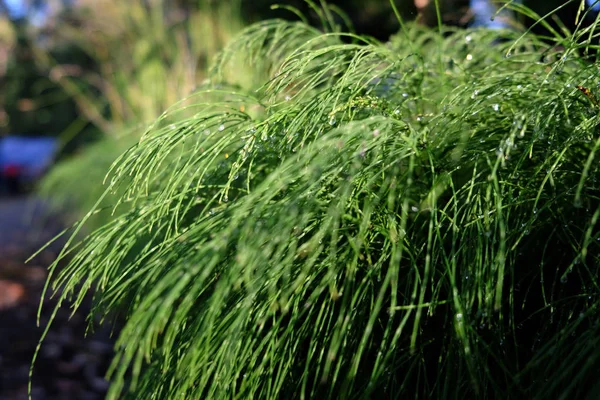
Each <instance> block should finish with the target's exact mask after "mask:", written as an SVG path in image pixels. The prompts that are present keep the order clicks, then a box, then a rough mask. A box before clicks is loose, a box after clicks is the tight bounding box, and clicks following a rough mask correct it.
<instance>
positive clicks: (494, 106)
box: [492, 104, 500, 111]
mask: <svg viewBox="0 0 600 400" xmlns="http://www.w3.org/2000/svg"><path fill="white" fill-rule="evenodd" d="M492 108H493V109H494V111H498V110H500V106H499V105H498V104H493V105H492Z"/></svg>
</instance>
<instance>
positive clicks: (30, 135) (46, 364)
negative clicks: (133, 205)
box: [0, 0, 593, 400]
mask: <svg viewBox="0 0 600 400" xmlns="http://www.w3.org/2000/svg"><path fill="white" fill-rule="evenodd" d="M273 3H275V1H273V0H170V1H169V0H127V1H122V0H121V1H119V0H0V400H14V399H26V398H27V382H28V376H29V367H30V362H31V358H32V355H33V352H34V350H35V346H36V345H37V343H38V340H39V337H40V334H41V332H42V329H41V328H38V327H37V326H36V322H35V320H36V312H37V306H38V303H39V299H40V295H41V293H42V287H43V284H44V281H45V279H46V276H47V267H48V266H49V265H50V264H51V263H52V262H53V260H54V259H55V258H56V256H57V253H58V252H59V251H60V246H61V239H59V240H57V241H56V242H54V243H53V244H51V245H49V246H48V247H46V248H45V249H43V250H42V251H40V252H39V253H38V254H37V255H36V256H35V257H34V258H33V259H32V260H31V261H30V262H28V263H25V260H26V259H27V258H28V257H29V256H31V255H32V254H33V253H34V252H36V251H37V250H39V248H40V247H41V246H42V245H44V244H45V243H46V242H47V241H49V240H50V239H51V238H53V237H54V236H55V235H57V234H58V233H60V232H61V231H62V230H63V229H64V228H66V227H69V226H70V224H72V223H73V222H74V221H76V220H77V219H78V218H80V217H81V216H82V215H83V213H84V212H85V211H86V210H87V209H88V208H89V207H90V206H91V204H93V202H95V201H96V199H97V198H98V196H99V195H100V193H101V192H102V191H103V187H102V185H101V183H102V178H103V177H104V175H105V173H106V171H107V169H108V167H109V166H110V164H111V163H112V162H113V161H114V160H115V158H116V157H117V156H118V155H119V154H120V153H121V152H122V151H124V150H125V149H126V148H127V147H128V146H130V145H131V144H132V143H134V142H135V141H136V139H137V138H138V137H139V134H140V132H142V131H143V129H140V127H143V126H144V125H145V124H147V123H149V122H151V121H153V120H154V119H155V118H156V117H157V116H159V115H160V113H161V112H162V111H164V110H165V109H166V108H167V107H168V106H170V105H172V104H173V103H175V102H176V101H177V100H180V99H182V98H184V97H185V96H187V95H189V94H190V93H192V92H193V91H194V89H195V88H196V87H198V85H200V84H201V83H202V82H203V81H204V80H205V78H206V71H207V68H208V66H209V63H210V61H211V59H212V58H213V57H214V56H215V54H216V53H217V52H218V51H219V50H220V49H221V48H222V47H223V46H224V45H225V43H227V42H228V40H230V39H231V38H232V36H233V35H235V34H236V33H237V32H239V31H240V30H241V29H243V28H244V27H245V26H247V25H248V24H250V23H252V22H254V21H258V20H262V19H265V18H288V19H297V17H296V16H295V15H294V14H293V13H290V12H289V11H286V10H283V9H281V8H280V9H272V8H271V5H272V4H273ZM279 3H280V4H287V5H291V6H294V7H296V8H298V9H299V10H300V11H301V12H303V13H304V14H305V15H306V16H307V17H308V18H309V20H310V21H311V22H312V23H314V24H316V25H318V18H316V16H315V15H314V14H315V13H314V12H312V11H311V9H310V7H309V6H308V4H307V3H306V2H304V1H302V0H280V1H279ZM395 3H396V4H397V6H398V8H399V10H400V12H401V14H402V16H403V18H405V19H406V20H407V21H410V20H416V21H418V23H422V24H426V25H431V26H436V25H437V14H436V10H435V7H434V2H433V1H432V0H396V1H395ZM592 3H593V2H588V4H587V5H588V6H593V4H592ZM329 4H332V5H334V6H335V7H338V8H339V9H342V10H343V11H344V12H345V13H346V14H347V16H348V18H349V21H350V22H351V23H350V22H349V21H345V20H344V19H343V18H341V17H340V18H339V22H340V25H351V26H352V28H351V29H354V30H355V31H356V32H357V33H360V34H365V35H370V36H373V37H375V38H377V39H379V40H386V39H387V38H388V37H389V36H390V35H392V34H394V33H395V32H396V31H398V29H399V24H398V21H397V20H396V18H395V16H394V13H393V12H392V9H391V6H390V3H389V0H345V1H344V0H338V1H334V0H330V1H329ZM524 4H525V5H526V6H528V7H530V8H532V9H533V10H534V11H536V12H537V13H538V14H540V15H544V14H546V13H549V12H551V11H552V10H554V9H555V8H556V7H559V6H563V7H562V8H561V9H560V10H559V11H557V12H556V14H555V15H554V17H553V18H552V19H550V21H551V23H552V24H555V25H556V26H558V25H559V23H560V22H559V21H562V22H564V26H563V25H561V26H563V27H564V28H565V29H572V28H573V27H574V21H575V18H576V15H577V11H578V8H579V6H580V5H581V4H582V2H581V1H572V2H564V1H557V0H528V1H524ZM439 5H440V11H441V18H442V21H443V23H444V24H446V25H451V26H456V27H468V26H489V27H491V28H502V27H504V28H513V29H523V27H526V26H528V25H530V24H531V23H532V20H530V19H527V18H525V17H522V16H514V15H510V14H508V13H503V14H502V15H501V16H500V17H499V18H495V19H494V20H493V21H492V20H491V17H492V16H493V15H494V14H495V12H496V10H497V8H496V7H497V6H495V5H494V4H492V3H491V2H489V1H487V0H440V1H439ZM590 21H591V19H589V18H588V21H587V22H588V23H589V22H590ZM344 29H350V27H348V26H346V28H344ZM244 69H245V68H244V66H243V65H241V66H239V67H238V68H236V69H235V71H231V74H232V78H233V80H234V81H235V82H239V84H240V85H250V86H251V85H252V79H251V77H245V76H244ZM94 218H95V219H94V220H92V222H91V225H90V226H94V224H98V223H101V222H102V221H105V220H106V218H109V216H104V215H98V216H95V217H94ZM44 305H45V308H44V309H43V312H42V314H41V324H42V326H44V323H45V322H47V321H48V318H49V312H50V310H51V307H49V306H51V305H53V302H52V299H51V298H50V296H46V297H45V299H44ZM84 311H85V310H84ZM83 315H85V314H80V313H78V314H75V315H73V316H70V315H69V313H68V309H63V311H62V313H59V314H58V317H57V321H56V323H55V324H54V325H53V327H52V329H51V330H50V332H49V333H48V337H47V340H46V342H45V344H44V346H43V347H42V351H41V353H40V357H39V360H38V363H37V364H36V369H35V373H34V375H33V398H34V399H35V400H38V399H98V398H102V397H103V396H104V393H105V390H106V387H107V384H106V382H105V381H104V380H103V378H102V377H103V375H104V373H105V371H106V368H107V365H108V362H109V360H110V356H111V337H110V336H111V335H110V333H111V332H110V331H108V330H107V328H97V329H95V330H94V331H93V332H92V333H90V334H89V335H88V336H87V338H86V339H85V340H84V339H83V336H84V332H85V331H86V328H87V326H88V324H87V322H86V321H85V319H84V317H83ZM94 322H97V321H91V323H92V325H94Z"/></svg>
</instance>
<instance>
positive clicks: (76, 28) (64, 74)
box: [36, 0, 247, 217]
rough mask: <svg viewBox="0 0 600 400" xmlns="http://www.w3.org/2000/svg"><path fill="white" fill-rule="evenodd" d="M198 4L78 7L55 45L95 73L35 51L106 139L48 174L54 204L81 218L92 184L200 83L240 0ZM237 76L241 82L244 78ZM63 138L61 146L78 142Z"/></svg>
mask: <svg viewBox="0 0 600 400" xmlns="http://www.w3.org/2000/svg"><path fill="white" fill-rule="evenodd" d="M197 3H198V4H197V5H190V6H188V7H187V8H185V7H183V6H181V7H173V4H172V2H170V1H167V0H160V1H152V2H147V1H142V0H134V1H127V2H122V1H114V0H101V1H98V0H94V1H82V2H80V4H79V5H78V6H77V7H75V8H73V9H72V10H71V11H69V14H68V15H67V16H65V17H64V18H63V19H64V21H63V23H61V25H60V26H58V27H55V29H54V32H55V33H54V36H53V37H52V41H53V43H57V44H60V43H68V44H70V45H75V46H77V47H79V48H81V49H82V50H83V51H84V52H86V54H87V55H88V56H89V58H90V59H91V60H92V61H93V65H94V66H95V68H94V69H93V70H89V71H86V70H83V69H82V68H81V67H80V66H76V65H64V64H58V63H56V62H55V61H54V60H52V59H51V57H50V56H49V53H48V52H47V51H45V50H44V49H43V48H39V49H38V51H37V52H36V56H37V59H38V62H40V63H42V64H43V65H46V66H47V67H48V69H49V70H50V76H51V77H52V78H53V79H54V80H55V81H56V82H57V83H59V84H60V85H61V86H62V87H63V88H64V89H65V90H66V91H67V92H68V93H69V94H70V95H71V96H73V98H74V99H75V101H76V102H77V105H78V107H79V109H80V112H81V114H82V118H83V119H85V120H87V121H90V122H91V123H92V124H94V125H95V126H96V127H97V128H99V129H100V130H101V131H102V132H103V136H104V138H103V140H102V141H101V143H98V144H96V145H94V146H91V147H90V148H86V149H84V150H83V152H82V153H81V154H79V155H76V156H75V157H72V158H70V159H68V160H67V161H65V162H62V163H61V164H60V165H59V166H58V167H57V168H56V169H54V170H53V171H52V172H51V173H50V175H49V176H48V177H47V178H46V179H45V180H44V182H43V184H42V186H41V192H42V193H43V194H46V195H49V196H50V197H51V198H52V199H53V201H54V202H56V203H57V204H58V205H60V204H65V202H67V201H68V204H69V205H70V206H71V207H74V209H75V210H76V215H77V214H79V215H77V216H78V217H79V216H80V215H81V214H82V213H83V212H84V210H87V209H89V208H90V207H91V206H92V205H93V204H94V202H95V200H96V198H97V197H98V196H99V195H100V194H101V193H102V190H103V187H102V185H101V182H102V180H101V179H96V178H97V177H103V176H104V174H105V173H106V171H107V170H108V168H109V166H110V165H111V164H112V162H113V161H114V160H115V159H116V158H117V156H118V155H119V154H121V153H122V152H124V151H125V150H126V149H127V148H129V147H130V146H131V145H132V144H133V143H135V142H136V141H138V140H139V137H140V136H141V134H142V133H143V132H144V129H145V127H146V126H147V125H148V124H149V123H151V122H152V121H154V120H155V119H156V118H157V117H158V116H159V115H160V114H161V113H162V112H164V111H165V110H166V109H167V108H168V107H169V106H171V105H172V104H174V103H175V102H177V101H178V100H180V99H182V98H184V97H186V96H189V95H190V93H192V92H193V91H194V90H195V89H196V88H197V87H199V86H200V85H201V84H200V83H201V82H203V81H204V80H205V79H206V69H207V67H208V62H209V60H210V59H212V58H214V57H215V56H216V54H217V52H218V51H219V50H220V49H222V47H223V46H224V45H225V43H226V42H228V41H229V40H230V38H231V37H232V35H233V34H234V33H236V32H237V31H238V30H240V29H241V27H242V19H241V15H240V4H239V3H240V1H239V0H234V1H227V2H214V1H208V0H202V1H199V2H197ZM236 77H237V81H238V83H240V84H245V83H247V82H245V81H244V76H243V74H240V73H239V72H238V73H237V74H236ZM66 133H67V135H65V136H64V137H63V139H64V140H70V139H72V138H73V136H74V135H76V132H66ZM83 166H85V167H86V168H84V167H83ZM90 175H91V176H93V177H94V179H90V178H91V176H90ZM74 193H77V195H76V196H74V195H73V194H74Z"/></svg>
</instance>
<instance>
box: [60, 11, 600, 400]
mask: <svg viewBox="0 0 600 400" xmlns="http://www.w3.org/2000/svg"><path fill="white" fill-rule="evenodd" d="M320 12H321V15H322V17H323V21H325V24H327V21H329V20H330V15H329V11H328V9H326V8H325V9H323V10H322V11H320ZM594 28H595V26H592V27H591V28H589V29H582V30H579V31H577V32H575V33H574V34H572V35H571V36H569V37H564V36H561V35H562V34H559V33H557V36H556V38H554V39H552V40H555V41H556V42H557V43H559V44H560V45H561V46H562V49H561V50H560V53H559V54H556V53H553V54H552V55H553V56H552V57H546V56H547V55H548V54H550V49H551V48H552V46H551V45H548V44H547V43H546V42H543V41H542V40H541V39H540V38H538V37H536V36H533V35H526V34H525V35H521V34H519V33H516V32H505V31H493V32H492V31H486V30H471V31H447V30H444V29H443V28H441V27H440V29H439V31H430V30H427V29H425V28H421V27H418V26H412V25H409V26H405V27H404V28H403V30H402V32H401V33H400V34H399V35H398V36H397V37H395V38H394V39H393V40H392V41H391V42H390V43H386V44H383V43H379V42H377V41H374V40H367V39H363V38H361V37H357V36H354V35H346V34H342V33H325V34H323V33H320V32H319V31H318V30H316V29H314V28H311V27H309V26H307V25H304V24H302V23H290V22H282V21H268V22H264V23H260V24H257V25H254V26H252V27H250V28H248V29H247V30H246V31H245V32H243V33H242V34H241V36H240V37H238V39H237V40H235V41H233V43H232V44H230V45H229V46H228V48H227V49H226V50H225V51H224V52H223V53H222V55H221V57H219V58H218V60H217V63H216V65H215V66H214V68H213V70H212V74H213V82H219V81H220V80H221V79H220V76H221V72H222V71H223V70H224V69H225V68H227V62H228V60H231V59H239V58H240V57H247V58H248V60H250V61H252V62H249V64H248V65H253V64H254V63H262V64H261V65H262V66H266V67H269V68H270V71H271V79H270V80H269V81H268V82H266V83H265V85H264V86H263V87H262V89H261V90H260V91H258V92H250V93H244V92H243V91H241V90H237V89H236V90H230V89H228V88H227V86H223V85H222V84H221V85H219V86H218V87H212V88H210V87H209V88H207V89H206V90H202V91H199V92H198V93H196V94H195V95H194V96H192V97H190V98H188V99H186V100H185V101H184V102H183V103H181V104H179V105H177V106H175V107H173V108H172V109H171V110H169V111H168V112H166V113H165V114H163V115H162V116H161V117H160V118H159V119H158V120H157V121H156V122H155V123H154V124H153V125H152V126H151V127H150V129H149V130H148V131H147V132H146V134H145V135H144V136H143V137H142V139H141V141H140V142H139V143H138V144H136V145H135V146H133V147H132V148H131V149H130V150H129V151H127V152H126V153H125V154H124V155H123V156H122V157H121V158H120V159H119V161H118V162H117V163H116V164H115V165H114V167H113V169H112V172H111V174H110V186H109V189H108V190H107V192H106V193H110V192H112V191H122V193H123V195H122V196H121V197H120V202H124V203H127V204H128V206H129V210H128V211H127V212H125V213H123V214H120V215H119V216H117V217H116V218H114V219H113V220H111V221H110V222H108V223H107V224H105V225H104V226H102V227H100V228H99V229H98V230H96V231H94V232H93V233H91V234H90V235H89V236H87V237H85V238H83V239H82V240H81V241H80V242H79V241H78V240H79V239H77V233H78V231H79V230H80V229H81V228H82V227H83V226H84V225H85V223H86V221H87V220H88V218H89V217H90V216H91V215H92V213H93V211H94V209H92V211H90V213H89V214H88V215H87V216H86V217H85V218H84V219H83V220H82V222H81V224H80V225H78V226H77V227H76V229H75V232H74V233H73V236H72V239H71V240H70V241H69V244H68V246H67V247H66V249H65V251H64V252H63V254H62V255H61V257H60V258H59V260H58V261H57V263H58V262H60V259H61V258H64V257H65V256H66V255H67V254H69V249H74V248H77V252H74V254H73V255H72V258H71V260H70V262H69V264H68V266H67V267H66V268H64V269H62V270H56V267H55V271H54V274H55V275H56V276H55V277H54V275H53V276H52V277H51V279H50V280H49V283H51V284H52V287H54V288H61V289H62V295H61V299H62V300H65V299H69V298H70V299H72V300H74V304H75V306H77V305H78V304H80V302H81V300H82V299H83V297H84V296H85V293H86V292H87V291H88V290H90V289H92V288H94V289H95V293H94V297H95V308H94V313H97V314H100V315H105V313H107V312H109V311H111V310H116V311H120V312H124V313H125V318H126V323H125V325H124V327H123V329H122V331H121V332H120V336H119V340H118V342H117V347H116V350H117V356H116V358H115V360H114V364H113V368H112V371H111V375H110V376H111V378H112V386H111V391H110V393H109V398H120V397H121V396H122V395H123V394H124V391H125V392H127V393H129V395H130V396H131V398H156V399H163V398H169V399H190V398H254V397H256V398H381V397H383V398H403V397H408V396H410V397H415V398H470V397H478V398H490V397H501V398H548V397H556V396H557V394H558V396H559V397H561V398H568V397H582V396H585V395H587V396H590V397H592V398H593V397H594V395H596V396H597V395H598V393H599V392H600V387H599V386H598V384H597V376H598V375H597V374H598V371H599V369H600V351H599V349H598V338H600V325H599V324H598V307H599V306H600V286H599V281H598V276H599V275H598V273H599V272H600V271H598V268H599V265H600V263H599V261H600V260H599V256H600V253H599V250H600V240H599V239H600V230H599V229H598V227H597V226H596V224H597V220H598V217H599V216H600V202H599V197H598V196H599V193H600V190H599V189H600V188H599V186H598V185H599V180H598V178H600V170H599V169H598V166H597V163H595V162H594V157H595V155H596V151H597V149H598V148H599V147H600V139H599V138H598V130H597V126H598V121H599V120H598V118H599V117H598V111H599V110H598V107H597V102H595V101H593V100H592V99H595V97H594V96H595V93H596V91H597V82H598V81H599V75H600V74H599V73H598V67H597V64H595V63H593V62H590V60H587V59H584V58H582V57H581V56H580V54H579V53H585V51H587V50H595V49H596V48H595V47H594V46H592V45H590V44H589V42H585V40H583V39H585V38H587V37H588V35H591V34H593V29H594ZM342 39H344V41H345V43H344V42H343V41H342ZM546 39H547V38H546ZM554 51H555V52H556V51H559V50H554ZM56 265H58V264H56Z"/></svg>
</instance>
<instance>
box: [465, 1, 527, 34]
mask: <svg viewBox="0 0 600 400" xmlns="http://www.w3.org/2000/svg"><path fill="white" fill-rule="evenodd" d="M514 3H521V0H516V1H514ZM469 7H470V9H471V12H472V13H473V22H472V24H471V26H473V27H480V26H482V27H486V28H490V29H504V28H510V24H509V19H510V18H509V17H510V16H509V15H508V10H507V9H505V10H502V11H501V12H500V13H497V12H498V9H497V8H496V6H495V5H494V4H492V1H491V0H471V1H470V3H469ZM496 14H497V15H496Z"/></svg>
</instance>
